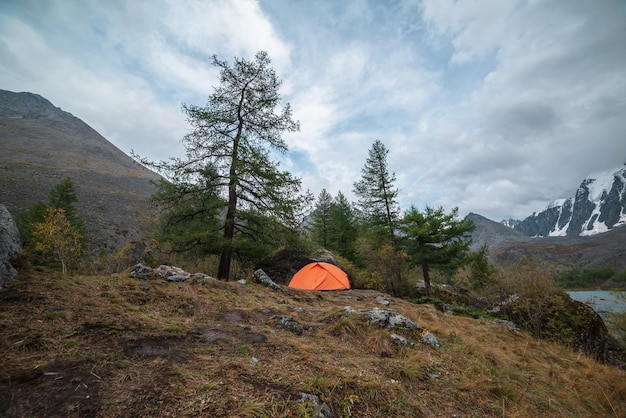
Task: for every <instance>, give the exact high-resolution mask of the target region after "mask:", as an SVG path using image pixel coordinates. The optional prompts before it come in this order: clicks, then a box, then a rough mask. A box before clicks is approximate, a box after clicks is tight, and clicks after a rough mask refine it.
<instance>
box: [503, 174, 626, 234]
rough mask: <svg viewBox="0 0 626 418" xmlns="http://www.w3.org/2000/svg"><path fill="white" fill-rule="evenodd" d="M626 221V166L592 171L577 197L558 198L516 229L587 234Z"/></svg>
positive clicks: (531, 232) (531, 231)
mask: <svg viewBox="0 0 626 418" xmlns="http://www.w3.org/2000/svg"><path fill="white" fill-rule="evenodd" d="M510 221H511V220H508V221H506V222H507V224H509V222H510ZM502 223H505V221H503V222H502ZM624 224H626V165H624V166H621V167H619V168H617V169H613V170H607V171H603V172H598V173H593V174H590V175H589V176H587V178H586V179H585V180H583V182H582V183H581V184H580V186H579V187H578V190H577V191H576V196H575V197H570V198H568V199H559V200H555V201H554V202H552V203H550V204H549V205H548V206H547V207H546V208H545V209H544V210H543V211H541V212H539V213H533V214H532V215H531V216H529V217H528V218H526V219H524V220H523V221H521V222H519V223H517V224H516V225H514V226H513V228H514V229H515V230H517V231H520V232H522V233H523V234H524V235H528V236H543V237H545V236H566V235H568V236H572V235H583V236H584V235H594V234H599V233H602V232H606V231H609V230H611V229H612V228H615V227H617V226H621V225H624Z"/></svg>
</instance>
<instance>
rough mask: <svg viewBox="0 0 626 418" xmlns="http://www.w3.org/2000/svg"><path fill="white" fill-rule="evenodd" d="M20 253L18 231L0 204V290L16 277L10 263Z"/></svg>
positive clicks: (7, 212)
mask: <svg viewBox="0 0 626 418" xmlns="http://www.w3.org/2000/svg"><path fill="white" fill-rule="evenodd" d="M20 251H22V248H21V246H20V231H19V230H18V229H17V225H15V221H14V220H13V218H12V217H11V214H10V213H9V210H8V209H7V208H6V207H5V206H4V205H2V204H0V290H2V288H3V287H4V283H6V282H7V281H9V280H11V279H13V278H15V276H17V271H16V270H15V269H14V268H13V266H12V265H11V262H10V261H11V259H12V258H13V257H15V256H16V255H18V254H19V253H20Z"/></svg>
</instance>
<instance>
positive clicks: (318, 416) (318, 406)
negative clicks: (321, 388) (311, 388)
mask: <svg viewBox="0 0 626 418" xmlns="http://www.w3.org/2000/svg"><path fill="white" fill-rule="evenodd" d="M300 400H301V401H310V402H311V403H312V404H313V409H314V415H313V416H314V417H315V418H335V417H336V415H335V414H334V413H333V411H332V409H330V408H329V407H328V405H326V404H325V403H324V402H322V401H321V400H320V398H319V396H317V395H311V394H310V393H303V392H301V393H300Z"/></svg>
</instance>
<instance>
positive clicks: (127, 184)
mask: <svg viewBox="0 0 626 418" xmlns="http://www.w3.org/2000/svg"><path fill="white" fill-rule="evenodd" d="M0 149H2V153H0V203H3V204H4V205H5V206H6V207H7V208H8V209H9V211H10V212H11V214H12V215H13V216H14V217H15V216H17V214H19V213H20V212H22V211H24V210H26V209H27V208H28V207H29V206H30V205H32V204H33V203H34V202H36V201H43V202H46V201H47V199H48V193H49V191H50V190H51V189H52V188H53V187H54V186H55V185H56V184H58V183H59V182H60V181H61V180H63V179H64V178H66V177H70V178H71V179H72V180H73V181H74V185H75V187H76V193H77V197H78V202H77V204H76V206H77V209H78V211H79V213H80V215H81V216H83V217H84V218H85V223H86V227H87V231H88V234H89V238H90V241H91V242H92V243H97V244H98V245H99V246H105V247H107V248H108V249H115V248H118V247H120V246H121V245H124V244H125V243H126V242H128V241H129V240H132V239H137V238H139V237H141V236H143V235H144V233H145V231H146V230H147V229H148V228H149V227H150V223H151V220H152V218H153V214H154V208H153V205H151V204H149V203H148V202H147V199H148V198H149V197H150V195H151V194H152V193H153V192H154V186H153V185H152V184H151V181H156V180H158V179H159V176H158V175H157V174H155V173H153V172H151V171H149V170H147V169H146V168H144V167H143V166H141V165H140V164H138V163H136V162H135V161H134V160H132V159H131V158H130V157H128V156H127V155H126V154H124V153H123V152H122V151H120V150H119V149H118V148H116V147H115V146H114V145H113V144H111V143H110V142H109V141H107V140H106V139H105V138H104V137H102V136H101V135H100V134H99V133H98V132H96V131H95V130H93V129H92V128H91V127H89V126H88V125H87V124H86V123H84V122H83V121H81V120H80V119H78V118H77V117H75V116H73V115H72V114H70V113H68V112H65V111H63V110H61V109H60V108H57V107H55V106H54V105H52V103H50V102H49V101H48V100H46V99H44V98H43V97H41V96H39V95H37V94H32V93H14V92H10V91H6V90H0Z"/></svg>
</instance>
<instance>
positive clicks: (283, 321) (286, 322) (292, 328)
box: [271, 315, 304, 335]
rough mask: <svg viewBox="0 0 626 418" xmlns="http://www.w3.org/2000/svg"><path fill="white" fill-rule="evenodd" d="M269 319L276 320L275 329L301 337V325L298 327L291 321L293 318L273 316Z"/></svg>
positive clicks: (297, 324) (293, 320)
mask: <svg viewBox="0 0 626 418" xmlns="http://www.w3.org/2000/svg"><path fill="white" fill-rule="evenodd" d="M271 319H278V322H277V323H276V328H282V329H284V330H287V331H289V332H293V333H294V334H296V335H302V332H304V329H303V328H302V325H300V323H299V322H298V321H296V320H295V319H293V316H288V315H275V316H273V317H272V318H271Z"/></svg>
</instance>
